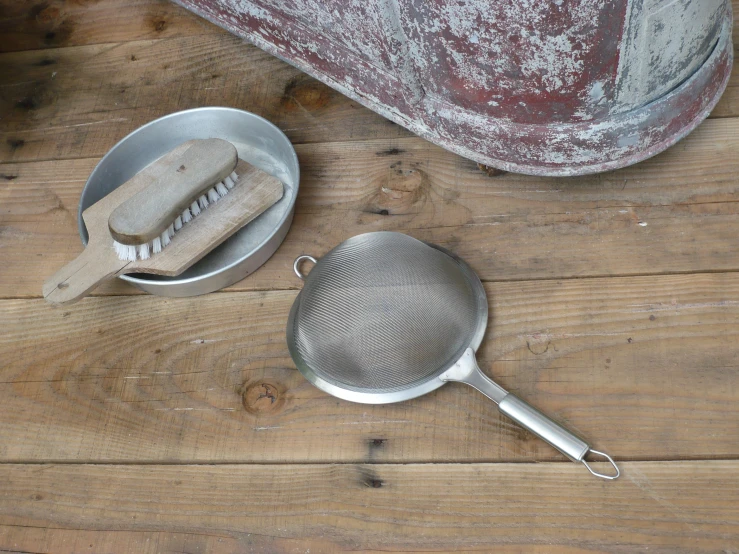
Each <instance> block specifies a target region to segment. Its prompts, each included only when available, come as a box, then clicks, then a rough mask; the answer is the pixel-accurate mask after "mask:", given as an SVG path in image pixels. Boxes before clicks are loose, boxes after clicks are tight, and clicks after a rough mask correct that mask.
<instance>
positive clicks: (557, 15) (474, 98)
mask: <svg viewBox="0 0 739 554" xmlns="http://www.w3.org/2000/svg"><path fill="white" fill-rule="evenodd" d="M177 1H178V2H179V3H181V4H182V5H184V6H185V7H188V8H189V9H191V10H193V11H194V12H196V13H198V14H200V15H202V16H203V17H206V18H207V19H209V20H211V21H213V22H215V23H217V24H219V25H221V26H223V27H225V28H227V29H229V30H230V31H232V32H234V33H236V34H238V35H240V36H242V37H244V38H246V39H247V40H249V41H251V42H253V43H254V44H256V45H257V46H259V47H260V48H263V49H264V50H266V51H268V52H270V53H272V54H274V55H276V56H279V57H281V58H283V59H286V60H287V61H289V62H290V63H292V64H294V65H296V66H297V67H299V68H300V69H302V70H303V71H305V72H307V73H309V74H311V75H313V76H314V77H316V78H318V79H320V80H321V81H323V82H325V83H326V84H328V85H330V86H332V87H334V88H335V89H337V90H339V91H340V92H342V93H344V94H346V95H347V96H349V97H351V98H353V99H355V100H356V101H358V102H360V103H362V104H364V105H365V106H367V107H369V108H371V109H373V110H375V111H376V112H378V113H380V114H382V115H384V116H385V117H387V118H389V119H392V120H393V121H395V122H396V123H398V124H400V125H403V126H405V127H407V128H408V129H410V130H411V131H413V132H415V133H417V134H419V135H420V136H422V137H424V138H426V139H428V140H430V141H432V142H435V143H437V144H439V145H441V146H444V147H445V148H448V149H449V150H452V151H454V152H457V153H459V154H461V155H463V156H465V157H467V158H471V159H473V160H476V161H478V162H480V163H483V164H486V165H490V166H494V167H498V168H501V169H505V170H510V171H516V172H521V173H530V174H537V175H577V174H584V173H594V172H598V171H604V170H608V169H614V168H617V167H622V166H626V165H629V164H633V163H636V162H638V161H640V160H643V159H645V158H647V157H650V156H653V155H654V154H656V153H658V152H660V151H662V150H664V149H665V148H667V147H668V146H670V145H672V144H674V143H675V142H676V141H678V140H679V139H680V138H682V137H683V136H685V135H686V134H687V133H689V132H690V131H691V130H692V129H694V128H695V127H696V126H697V125H698V124H699V123H700V122H701V121H702V120H703V119H704V118H705V117H707V115H708V113H709V112H710V110H711V109H712V108H713V106H714V105H715V104H716V102H717V101H718V98H719V97H720V95H721V93H722V92H723V90H724V88H725V87H726V84H727V82H728V78H729V74H730V73H731V66H732V44H731V26H732V13H731V3H730V1H729V0H604V1H601V2H594V1H592V0H548V1H541V0H499V1H496V2H489V1H484V0H463V1H459V0H375V1H374V2H371V1H370V2H368V1H367V0H322V1H321V2H315V1H314V0H177Z"/></svg>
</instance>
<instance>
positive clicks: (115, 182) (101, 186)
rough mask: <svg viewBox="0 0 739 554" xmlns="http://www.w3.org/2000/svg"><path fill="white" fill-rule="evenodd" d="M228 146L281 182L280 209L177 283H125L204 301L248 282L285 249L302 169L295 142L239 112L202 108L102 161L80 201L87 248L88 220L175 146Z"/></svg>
mask: <svg viewBox="0 0 739 554" xmlns="http://www.w3.org/2000/svg"><path fill="white" fill-rule="evenodd" d="M201 138H202V139H204V138H221V139H224V140H227V141H229V142H231V143H232V144H233V145H234V146H235V147H236V150H237V151H238V153H239V158H241V159H243V160H244V161H247V162H249V163H251V164H253V165H255V166H256V167H258V168H260V169H262V170H263V171H266V172H267V173H269V174H270V175H274V176H275V177H277V178H278V179H280V180H281V181H282V183H283V185H284V194H283V197H282V199H280V200H279V201H278V202H277V203H276V204H274V205H273V206H272V207H270V208H268V209H267V210H266V211H265V212H264V213H263V214H262V215H260V216H259V217H257V218H256V219H254V220H253V221H252V222H251V223H249V224H248V225H247V226H246V227H244V228H242V229H241V230H240V231H238V232H237V233H236V234H234V235H233V236H232V237H231V238H229V239H228V240H227V241H225V242H224V243H223V244H221V245H220V246H218V247H217V248H216V249H215V250H213V251H212V252H211V253H210V254H208V255H207V256H205V257H204V258H203V259H202V260H200V261H199V262H198V263H196V264H195V265H193V266H192V267H191V268H189V269H188V270H187V271H185V272H184V273H182V274H181V275H179V276H177V277H164V276H160V275H137V274H131V275H122V276H121V277H120V278H121V279H123V280H124V281H128V282H129V283H131V284H133V285H135V286H137V287H138V288H140V289H142V290H144V291H146V292H149V293H151V294H157V295H160V296H196V295H199V294H206V293H209V292H213V291H216V290H219V289H222V288H224V287H227V286H229V285H232V284H234V283H236V282H237V281H240V280H241V279H243V278H244V277H246V276H247V275H249V274H250V273H252V272H254V271H256V269H257V268H259V267H260V266H261V265H262V264H264V262H266V261H267V260H268V259H269V258H270V257H271V256H272V254H274V252H275V250H277V248H278V247H279V246H280V244H282V241H283V239H284V238H285V235H286V234H287V231H288V229H289V228H290V224H291V223H292V219H293V211H294V207H295V200H296V198H297V195H298V184H299V182H300V169H299V167H298V158H297V155H296V153H295V150H294V149H293V147H292V144H290V141H289V140H288V138H287V137H286V136H285V135H284V134H283V133H282V131H280V130H279V129H278V128H277V127H275V126H274V125H273V124H272V123H270V122H269V121H267V120H266V119H263V118H261V117H259V116H257V115H255V114H253V113H250V112H246V111H243V110H236V109H233V108H217V107H213V108H197V109H193V110H186V111H182V112H177V113H173V114H170V115H167V116H165V117H162V118H160V119H157V120H155V121H152V122H150V123H148V124H146V125H144V126H143V127H140V128H139V129H137V130H135V131H134V132H133V133H131V134H129V135H128V136H127V137H125V138H124V139H122V140H121V141H120V142H119V143H118V144H116V145H115V146H114V147H113V148H111V150H110V151H109V152H108V153H107V154H106V155H105V156H104V157H103V159H102V160H100V163H98V165H97V166H96V167H95V169H94V170H93V172H92V173H91V174H90V177H89V179H88V180H87V183H86V184H85V188H84V190H83V191H82V196H81V197H80V205H79V211H78V216H77V223H78V226H79V231H80V237H81V238H82V242H83V243H84V244H87V238H88V235H87V229H86V228H85V224H84V221H83V220H82V212H83V211H84V210H85V209H87V208H88V207H89V206H91V205H92V204H94V203H95V202H97V201H98V200H99V199H101V198H102V197H103V196H105V195H106V194H108V193H109V192H110V191H111V190H113V189H115V188H116V187H118V186H119V185H121V184H123V183H125V182H126V181H127V180H128V179H130V178H131V177H132V176H133V175H135V174H136V173H138V172H139V171H141V170H142V169H143V168H144V167H146V166H147V165H149V164H150V163H151V162H153V161H155V160H156V159H158V158H159V157H161V156H162V155H163V154H165V153H167V152H169V151H170V150H172V149H173V148H174V147H175V146H177V145H179V144H182V143H183V142H185V141H187V140H191V139H201Z"/></svg>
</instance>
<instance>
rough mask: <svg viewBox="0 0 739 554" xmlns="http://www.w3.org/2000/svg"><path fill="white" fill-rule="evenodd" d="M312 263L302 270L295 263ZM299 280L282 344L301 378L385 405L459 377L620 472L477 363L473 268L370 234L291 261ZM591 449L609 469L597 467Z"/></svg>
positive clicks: (397, 238)
mask: <svg viewBox="0 0 739 554" xmlns="http://www.w3.org/2000/svg"><path fill="white" fill-rule="evenodd" d="M305 260H310V261H312V262H313V263H315V264H316V265H315V266H314V267H313V269H312V270H311V272H310V274H309V275H308V276H307V277H305V276H304V275H303V274H302V273H301V271H300V264H301V263H302V262H303V261H305ZM294 269H295V273H296V274H297V276H298V277H300V278H301V279H304V280H305V286H304V287H303V290H302V291H301V292H300V294H298V297H297V298H296V299H295V302H294V303H293V306H292V308H291V310H290V317H289V319H288V324H287V344H288V348H289V350H290V355H291V356H292V358H293V360H294V361H295V364H296V366H297V367H298V369H299V370H300V372H301V373H302V374H303V375H304V376H305V378H306V379H308V381H310V382H311V383H313V384H314V385H315V386H317V387H318V388H319V389H321V390H323V391H325V392H327V393H329V394H332V395H333V396H336V397H338V398H343V399H345V400H350V401H353V402H361V403H365V404H385V403H389V402H398V401H401V400H408V399H410V398H415V397H417V396H420V395H422V394H425V393H427V392H430V391H432V390H435V389H437V388H439V387H440V386H442V385H443V384H444V383H446V382H448V381H457V382H460V383H466V384H468V385H470V386H472V387H474V388H475V389H477V390H478V391H480V392H481V393H483V394H484V395H485V396H487V397H488V398H490V399H491V400H493V401H494V402H496V403H497V404H498V408H499V409H500V411H501V412H502V413H503V414H505V415H506V416H508V417H509V418H511V419H512V420H513V421H515V422H516V423H518V424H519V425H521V426H522V427H524V428H526V429H528V430H529V431H531V432H532V433H534V434H535V435H537V436H538V437H540V438H541V439H543V440H545V441H546V442H548V443H549V444H550V445H552V446H553V447H554V448H556V449H557V450H559V451H560V452H562V453H563V454H564V455H565V456H567V457H568V458H569V459H570V460H572V461H574V462H582V463H583V464H584V465H585V467H586V468H587V469H588V470H589V471H590V472H591V473H592V474H593V475H595V476H597V477H602V478H604V479H615V478H617V477H618V476H619V469H618V467H617V466H616V464H615V462H614V461H613V460H612V459H611V458H610V456H608V455H607V454H604V453H603V452H598V451H596V450H593V449H591V448H590V446H589V445H588V444H587V443H586V442H585V441H583V440H582V439H580V438H579V437H577V436H575V435H574V434H572V433H571V432H569V431H567V430H566V429H565V428H564V427H562V426H561V425H559V424H557V423H555V422H554V421H552V420H551V419H549V418H548V417H547V416H545V415H544V414H542V413H541V412H539V411H538V410H536V409H535V408H533V407H532V406H529V405H528V404H527V403H526V402H524V401H523V400H521V399H520V398H518V397H516V396H514V395H513V394H510V393H508V392H506V391H505V390H504V389H503V388H502V387H501V386H500V385H498V384H496V383H495V382H494V381H492V380H491V379H490V378H488V377H487V376H486V375H485V374H484V373H483V372H482V371H481V370H480V368H479V367H478V365H477V362H476V360H475V350H477V348H478V347H479V346H480V343H481V342H482V337H483V335H484V334H485V328H486V326H487V320H488V303H487V297H486V295H485V289H484V288H483V286H482V283H481V282H480V280H479V279H478V277H477V275H476V274H475V273H474V271H472V269H471V268H470V267H469V266H468V265H467V264H466V263H465V262H464V261H462V260H461V259H459V258H457V257H455V256H454V255H452V254H451V253H450V252H447V251H446V250H444V249H443V248H440V247H438V246H434V245H429V244H426V243H424V242H421V241H419V240H416V239H414V238H412V237H409V236H407V235H404V234H402V233H393V232H376V233H367V234H364V235H358V236H355V237H353V238H350V239H349V240H346V241H344V242H342V243H341V244H340V245H338V246H337V247H336V248H334V249H333V250H331V251H330V252H329V253H328V254H326V255H325V256H324V257H323V258H321V260H320V261H316V259H315V258H313V257H312V256H300V257H298V258H297V259H296V260H295V264H294ZM588 453H593V454H597V455H600V456H603V457H604V458H605V459H607V460H608V461H609V462H610V463H611V464H612V465H613V467H614V469H615V471H616V473H615V475H605V474H602V473H598V472H596V471H595V470H593V468H592V467H591V466H590V465H588V463H587V462H586V461H585V456H586V455H587V454H588Z"/></svg>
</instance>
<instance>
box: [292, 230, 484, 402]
mask: <svg viewBox="0 0 739 554" xmlns="http://www.w3.org/2000/svg"><path fill="white" fill-rule="evenodd" d="M361 236H362V235H357V236H355V237H352V238H350V239H347V241H352V240H356V239H357V238H359V237H361ZM342 244H343V243H342ZM426 244H428V245H429V246H431V247H432V248H435V249H437V250H439V251H441V252H443V253H444V254H446V255H448V256H449V257H450V258H452V259H453V260H454V261H456V262H457V263H458V264H459V267H460V269H461V270H462V272H463V273H464V275H465V277H466V278H467V279H468V281H469V284H470V286H471V287H472V290H473V291H474V294H475V298H476V301H477V306H478V309H477V321H476V322H475V323H476V325H475V331H474V333H473V334H472V335H471V336H470V337H469V343H468V346H465V347H464V348H463V349H461V350H460V351H459V352H458V354H459V358H461V357H462V356H463V355H464V352H465V350H466V349H467V348H468V347H469V348H472V349H473V350H475V351H477V349H478V348H479V347H480V344H482V339H483V337H484V336H485V329H486V328H487V325H488V300H487V295H486V294H485V287H484V286H483V284H482V282H481V281H480V278H479V277H478V276H477V274H476V273H475V272H474V270H473V269H472V268H471V267H470V266H469V265H467V262H465V261H464V260H463V259H462V258H459V257H457V256H455V255H454V254H452V253H451V252H450V251H449V250H447V249H445V248H442V247H441V246H437V245H436V244H431V243H426ZM318 263H321V260H320V259H319V260H318ZM301 295H302V291H301V292H300V293H299V294H298V296H297V297H296V298H295V301H294V302H293V305H292V307H291V308H290V315H289V316H288V320H287V348H288V351H289V352H290V356H291V357H292V359H293V362H294V363H295V367H297V368H298V371H300V373H302V374H303V377H305V378H306V380H308V381H309V382H310V383H311V384H313V385H314V386H316V387H317V388H319V389H321V390H322V391H323V392H327V393H328V394H330V395H332V396H335V397H336V398H341V399H342V400H349V401H350V402H358V403H360V404H390V403H393V402H401V401H403V400H410V399H411V398H416V397H418V396H422V395H424V394H427V393H429V392H431V391H434V390H436V389H438V388H439V387H440V386H442V385H444V384H446V381H442V380H441V379H439V376H440V375H441V374H442V373H444V372H445V371H447V370H448V369H449V368H450V367H452V366H453V365H454V364H455V363H456V361H457V359H459V358H457V359H455V360H454V361H453V362H451V363H449V364H447V365H440V366H439V368H438V370H437V371H436V372H435V373H434V374H433V375H431V376H430V377H429V378H428V379H426V380H424V381H421V382H419V383H417V384H415V385H413V386H411V387H408V388H406V389H402V390H395V391H389V392H360V391H355V390H350V389H348V388H344V387H340V386H337V385H335V384H333V383H330V382H329V381H327V380H326V379H324V378H323V377H321V376H320V375H318V374H316V372H315V371H313V369H312V368H311V367H310V366H309V365H308V364H307V363H305V361H304V360H303V357H302V356H301V355H300V352H299V351H298V348H297V346H296V344H295V335H294V330H293V329H294V326H295V314H296V313H297V310H298V307H299V306H300V302H301ZM390 355H392V353H391V354H390Z"/></svg>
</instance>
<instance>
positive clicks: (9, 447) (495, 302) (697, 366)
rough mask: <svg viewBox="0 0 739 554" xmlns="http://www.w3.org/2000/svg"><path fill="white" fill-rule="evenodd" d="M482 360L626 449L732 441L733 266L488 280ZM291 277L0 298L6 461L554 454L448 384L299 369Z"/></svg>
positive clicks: (587, 430) (684, 449)
mask: <svg viewBox="0 0 739 554" xmlns="http://www.w3.org/2000/svg"><path fill="white" fill-rule="evenodd" d="M486 289H487V292H488V295H489V301H490V308H491V320H490V322H489V325H488V332H487V335H486V339H485V342H484V343H483V346H482V348H481V351H480V363H481V367H483V369H484V370H486V371H488V372H490V374H492V375H493V376H495V377H496V378H497V379H498V380H499V382H500V383H501V384H502V385H503V386H505V387H507V388H509V389H510V390H511V391H513V392H516V393H517V394H519V395H520V396H521V397H523V398H525V399H527V400H529V401H530V402H531V403H532V404H534V405H536V406H538V407H539V408H540V409H542V410H543V411H545V412H547V413H549V414H551V415H552V416H553V417H555V418H557V419H560V420H562V421H564V422H565V423H566V424H567V425H568V426H569V427H570V428H572V429H573V430H574V431H575V432H577V433H579V434H581V435H582V436H584V437H585V438H587V439H589V440H591V441H592V442H593V444H594V446H595V447H600V448H601V449H603V450H605V451H607V452H609V453H611V454H613V455H615V456H617V457H620V458H626V459H639V458H647V459H653V458H657V459H674V458H693V457H705V456H710V457H737V456H739V442H737V440H736V436H737V429H739V388H737V387H736V383H735V381H736V379H735V375H736V370H737V360H739V325H738V324H737V323H739V274H736V273H718V274H702V275H679V276H662V277H631V278H606V279H571V280H565V281H561V282H557V281H531V282H512V283H495V284H488V285H487V286H486ZM294 298H295V292H294V291H282V292H261V293H221V294H214V295H210V296H207V297H200V298H192V299H162V298H156V297H151V296H139V297H133V298H125V297H123V298H94V299H90V298H88V299H85V300H83V301H82V302H80V303H79V304H75V305H74V306H71V307H69V308H68V309H55V308H52V307H50V306H49V305H47V304H46V303H44V302H43V301H42V300H5V301H2V302H0V328H2V329H3V334H2V335H3V336H2V337H0V359H1V360H3V363H2V367H1V368H0V397H1V398H3V402H2V403H0V421H2V422H3V424H2V425H1V426H0V459H2V460H5V461H14V462H21V461H54V460H70V461H109V462H110V461H113V462H116V461H138V462H143V461H147V462H166V461H183V462H224V461H233V462H243V461H259V462H275V461H301V462H303V461H314V462H328V461H354V462H356V461H405V462H412V461H418V462H420V461H500V460H509V461H513V460H555V459H562V458H561V456H559V455H558V454H557V453H556V452H555V451H554V450H552V449H551V448H550V447H548V446H547V445H545V444H543V443H542V442H541V441H540V440H538V439H536V438H535V437H533V436H531V435H529V434H528V433H526V432H524V431H522V430H521V429H520V428H518V427H516V426H515V425H513V424H512V423H511V422H509V421H508V420H506V419H505V418H502V417H501V416H499V415H498V412H497V410H496V408H495V406H494V405H493V404H492V403H491V402H490V401H489V400H487V399H485V398H484V397H482V396H481V395H480V394H479V393H477V392H476V391H474V390H472V389H469V388H467V387H464V386H463V385H454V384H450V385H448V386H445V387H442V388H441V389H439V390H437V391H436V392H434V393H432V394H430V395H428V396H425V397H422V398H418V399H415V400H411V401H408V402H404V403H399V404H394V405H386V406H366V405H361V404H353V403H349V402H344V401H340V400H337V399H335V398H333V397H330V396H328V395H326V394H324V393H322V392H321V391H319V390H317V389H315V388H314V387H313V386H312V385H310V384H308V383H307V381H305V379H304V378H303V377H302V376H301V375H300V374H299V373H298V372H297V371H296V370H295V369H293V368H294V365H293V363H292V360H291V359H290V357H289V354H288V352H287V346H286V344H285V324H286V320H287V314H288V311H289V308H290V305H291V304H292V301H293V299H294Z"/></svg>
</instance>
